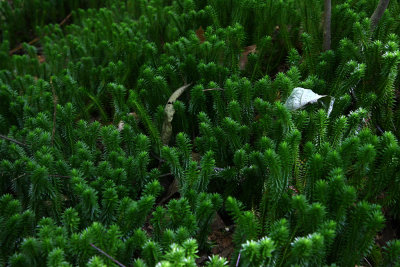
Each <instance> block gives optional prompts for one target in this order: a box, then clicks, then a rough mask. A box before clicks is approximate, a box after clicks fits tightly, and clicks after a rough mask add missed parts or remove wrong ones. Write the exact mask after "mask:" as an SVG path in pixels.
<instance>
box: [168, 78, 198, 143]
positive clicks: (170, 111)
mask: <svg viewBox="0 0 400 267" xmlns="http://www.w3.org/2000/svg"><path fill="white" fill-rule="evenodd" d="M190 85H191V83H190V84H186V85H184V86H182V87H180V88H178V89H176V91H175V92H173V93H172V95H171V96H170V98H169V99H168V102H167V104H166V105H165V108H164V113H165V119H164V122H163V126H162V131H161V140H162V142H163V144H164V145H168V143H169V140H170V139H171V135H172V123H171V122H172V120H173V118H174V114H175V109H174V102H175V101H176V100H177V99H178V97H180V96H181V95H182V94H183V92H185V90H186V89H187V88H188V87H189V86H190Z"/></svg>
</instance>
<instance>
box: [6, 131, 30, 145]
mask: <svg viewBox="0 0 400 267" xmlns="http://www.w3.org/2000/svg"><path fill="white" fill-rule="evenodd" d="M0 138H1V139H4V140H7V141H10V142H12V143H15V144H17V145H20V146H28V145H27V144H24V143H21V142H19V141H17V140H15V139H12V138H9V137H7V136H4V135H1V134H0Z"/></svg>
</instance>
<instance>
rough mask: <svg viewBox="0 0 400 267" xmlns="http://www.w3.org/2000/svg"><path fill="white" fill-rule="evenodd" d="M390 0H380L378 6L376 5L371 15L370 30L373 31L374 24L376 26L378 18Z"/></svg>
mask: <svg viewBox="0 0 400 267" xmlns="http://www.w3.org/2000/svg"><path fill="white" fill-rule="evenodd" d="M389 2H390V0H380V1H379V3H378V6H377V7H376V9H375V11H374V13H373V14H372V16H371V30H372V31H374V30H375V28H376V26H378V23H379V20H380V19H381V17H382V16H383V13H385V10H386V8H387V7H388V5H389Z"/></svg>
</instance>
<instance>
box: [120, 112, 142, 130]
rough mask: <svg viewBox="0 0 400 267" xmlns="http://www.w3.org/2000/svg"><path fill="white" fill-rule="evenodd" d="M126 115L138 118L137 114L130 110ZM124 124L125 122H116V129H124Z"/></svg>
mask: <svg viewBox="0 0 400 267" xmlns="http://www.w3.org/2000/svg"><path fill="white" fill-rule="evenodd" d="M128 116H133V117H134V118H135V119H136V120H139V116H138V115H137V114H136V112H131V113H129V114H128ZM124 126H125V122H124V121H120V122H119V123H118V131H122V130H123V129H124Z"/></svg>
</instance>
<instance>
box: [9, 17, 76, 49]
mask: <svg viewBox="0 0 400 267" xmlns="http://www.w3.org/2000/svg"><path fill="white" fill-rule="evenodd" d="M71 15H72V13H69V14H68V15H67V16H66V17H65V18H64V19H63V20H62V21H61V22H60V23H59V24H58V25H59V26H60V27H61V26H63V25H64V24H65V23H66V22H67V21H68V20H69V18H70V17H71ZM44 36H45V35H43V36H40V37H36V38H35V39H33V40H31V41H30V42H28V44H29V45H33V44H35V43H37V42H38V41H40V39H41V38H43V37H44ZM22 48H23V44H22V43H21V44H19V45H18V46H17V47H15V48H13V49H11V50H10V51H9V52H8V53H9V55H10V56H12V55H13V54H15V53H16V52H18V51H19V50H21V49H22Z"/></svg>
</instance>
